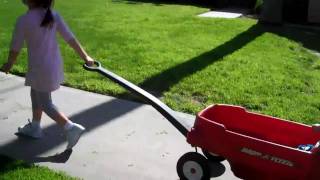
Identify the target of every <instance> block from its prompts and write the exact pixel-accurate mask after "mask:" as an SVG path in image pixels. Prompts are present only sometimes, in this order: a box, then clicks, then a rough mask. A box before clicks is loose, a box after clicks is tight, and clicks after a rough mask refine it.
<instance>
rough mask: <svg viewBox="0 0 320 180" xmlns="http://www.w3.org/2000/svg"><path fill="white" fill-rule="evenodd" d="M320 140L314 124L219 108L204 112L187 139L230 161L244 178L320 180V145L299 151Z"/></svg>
mask: <svg viewBox="0 0 320 180" xmlns="http://www.w3.org/2000/svg"><path fill="white" fill-rule="evenodd" d="M319 140H320V133H316V132H314V131H313V129H312V127H311V126H307V125H304V124H300V123H295V122H291V121H287V120H283V119H279V118H274V117H270V116H265V115H261V114H256V113H251V112H247V111H246V110H245V109H244V108H242V107H238V106H230V105H214V106H210V107H208V108H206V109H205V110H203V111H202V112H200V113H199V114H198V116H197V119H196V121H195V124H194V127H193V128H192V130H191V131H190V132H189V133H188V136H187V141H188V142H189V143H190V144H191V145H192V146H194V147H201V148H202V149H204V150H206V151H209V152H212V153H214V154H218V155H220V156H223V157H225V158H226V159H227V160H228V161H229V163H230V165H231V169H232V171H233V173H234V174H235V175H236V176H237V177H239V178H242V179H254V180H256V179H260V180H262V179H273V180H274V179H297V180H306V179H314V180H319V179H320V153H319V147H314V148H313V149H312V150H311V151H304V150H300V149H298V146H299V145H302V144H313V145H315V144H316V143H317V141H319Z"/></svg>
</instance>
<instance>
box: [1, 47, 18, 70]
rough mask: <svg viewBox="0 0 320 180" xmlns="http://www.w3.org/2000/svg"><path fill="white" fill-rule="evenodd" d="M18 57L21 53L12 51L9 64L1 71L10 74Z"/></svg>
mask: <svg viewBox="0 0 320 180" xmlns="http://www.w3.org/2000/svg"><path fill="white" fill-rule="evenodd" d="M18 55H19V52H16V51H14V50H11V51H10V52H9V56H8V62H7V63H5V64H4V65H3V66H2V67H1V70H2V71H3V72H5V73H7V74H8V72H9V71H10V69H11V68H12V66H13V65H14V64H15V63H16V61H17V57H18Z"/></svg>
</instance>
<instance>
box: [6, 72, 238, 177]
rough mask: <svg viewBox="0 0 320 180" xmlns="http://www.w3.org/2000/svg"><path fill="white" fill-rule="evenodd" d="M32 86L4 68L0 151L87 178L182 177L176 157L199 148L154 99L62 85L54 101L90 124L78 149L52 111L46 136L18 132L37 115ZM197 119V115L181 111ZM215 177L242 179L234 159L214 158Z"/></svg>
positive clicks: (44, 124)
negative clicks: (233, 168) (146, 101)
mask: <svg viewBox="0 0 320 180" xmlns="http://www.w3.org/2000/svg"><path fill="white" fill-rule="evenodd" d="M29 91H30V89H29V88H28V87H25V86H24V79H23V78H20V77H16V76H13V75H5V74H3V73H1V72H0V127H1V131H0V154H5V155H8V156H11V157H14V158H17V159H23V160H26V161H29V162H34V163H37V164H39V165H43V166H48V167H50V168H52V169H57V170H61V171H65V172H67V174H69V175H72V176H76V177H80V178H83V179H90V180H91V179H97V180H98V179H99V180H100V179H101V180H104V179H106V180H127V179H128V180H129V179H130V180H132V179H137V180H138V179H139V180H140V179H141V180H177V179H178V176H177V173H176V163H177V161H178V159H179V158H180V157H181V156H182V155H183V154H184V153H186V152H189V151H194V149H192V148H191V146H190V145H189V144H188V143H187V142H186V139H185V137H183V136H182V135H181V134H180V133H179V132H178V131H177V130H176V129H175V128H174V127H173V126H172V125H171V124H170V123H169V122H168V121H167V120H166V119H164V118H163V117H162V115H161V114H160V113H158V112H157V111H156V110H154V109H153V107H151V106H149V105H144V104H139V103H135V102H130V101H126V100H120V99H116V98H113V97H108V96H103V95H99V94H94V93H89V92H85V91H81V90H77V89H72V88H67V87H62V88H61V89H60V90H58V91H56V92H54V93H53V101H54V103H55V104H56V105H57V106H58V107H59V109H60V110H62V111H63V112H65V113H66V115H68V116H69V117H70V118H71V119H72V120H73V121H74V122H77V123H80V124H82V125H84V126H85V127H86V128H87V131H86V133H85V134H84V135H83V137H82V138H81V140H80V141H79V143H78V144H77V146H76V147H75V148H74V150H73V152H72V153H69V152H64V150H65V147H66V143H65V141H64V137H63V131H62V130H61V129H60V128H59V127H58V126H57V125H56V124H55V123H54V122H53V121H52V120H51V119H49V118H48V117H47V116H46V115H45V116H44V117H43V121H42V127H43V129H44V132H45V137H44V138H43V139H41V140H30V139H25V138H18V137H17V136H15V135H14V133H15V132H16V130H17V127H18V126H21V125H24V124H25V123H26V122H27V119H28V118H30V117H31V102H30V97H29V93H30V92H29ZM179 117H181V118H183V119H185V121H187V122H188V124H190V127H191V126H192V124H193V120H194V117H193V116H190V115H186V114H182V113H179ZM212 168H213V169H214V171H213V174H212V176H213V177H215V178H214V179H223V180H233V179H238V178H236V177H234V176H233V174H232V172H231V171H230V167H229V164H228V163H227V162H226V161H224V162H223V163H222V164H220V163H219V164H212Z"/></svg>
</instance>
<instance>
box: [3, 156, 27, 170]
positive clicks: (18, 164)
mask: <svg viewBox="0 0 320 180" xmlns="http://www.w3.org/2000/svg"><path fill="white" fill-rule="evenodd" d="M29 167H31V165H30V164H27V163H25V162H23V161H19V160H15V159H13V158H10V157H8V156H4V155H0V174H3V173H5V172H7V171H12V170H14V169H18V168H29Z"/></svg>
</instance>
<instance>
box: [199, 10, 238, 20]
mask: <svg viewBox="0 0 320 180" xmlns="http://www.w3.org/2000/svg"><path fill="white" fill-rule="evenodd" d="M242 15H243V14H241V13H231V12H223V11H210V12H206V13H203V14H200V15H198V16H199V17H212V18H228V19H231V18H238V17H241V16H242Z"/></svg>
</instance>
